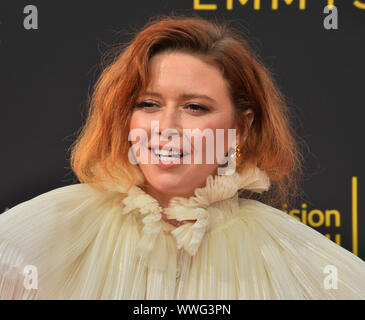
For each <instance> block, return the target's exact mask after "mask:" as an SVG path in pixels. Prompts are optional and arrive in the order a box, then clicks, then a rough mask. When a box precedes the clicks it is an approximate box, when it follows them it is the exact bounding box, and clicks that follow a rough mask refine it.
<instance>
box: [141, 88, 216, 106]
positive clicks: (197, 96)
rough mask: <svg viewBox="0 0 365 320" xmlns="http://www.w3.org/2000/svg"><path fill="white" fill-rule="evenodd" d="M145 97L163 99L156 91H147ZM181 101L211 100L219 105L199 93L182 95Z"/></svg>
mask: <svg viewBox="0 0 365 320" xmlns="http://www.w3.org/2000/svg"><path fill="white" fill-rule="evenodd" d="M145 95H149V96H155V97H158V98H162V95H161V94H160V93H158V92H154V91H146V92H145ZM179 98H180V99H192V98H201V99H206V100H209V101H211V102H213V103H217V101H216V100H214V99H213V98H211V97H209V96H207V95H205V94H198V93H182V94H180V95H179Z"/></svg>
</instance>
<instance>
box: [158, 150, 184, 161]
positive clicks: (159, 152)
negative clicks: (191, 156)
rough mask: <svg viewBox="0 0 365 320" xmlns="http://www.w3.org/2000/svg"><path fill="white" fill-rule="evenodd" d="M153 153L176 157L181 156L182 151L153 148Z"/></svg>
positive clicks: (163, 156)
mask: <svg viewBox="0 0 365 320" xmlns="http://www.w3.org/2000/svg"><path fill="white" fill-rule="evenodd" d="M152 151H153V153H154V154H155V155H156V156H158V157H160V158H161V159H162V158H165V157H174V158H180V157H181V155H182V154H181V153H180V152H178V151H167V150H159V149H152Z"/></svg>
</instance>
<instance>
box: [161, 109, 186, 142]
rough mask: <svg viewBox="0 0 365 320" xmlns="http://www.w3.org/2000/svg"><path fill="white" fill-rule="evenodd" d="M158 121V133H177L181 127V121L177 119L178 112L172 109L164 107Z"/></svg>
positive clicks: (171, 134) (170, 134)
mask: <svg viewBox="0 0 365 320" xmlns="http://www.w3.org/2000/svg"><path fill="white" fill-rule="evenodd" d="M158 121H159V123H158V125H159V134H160V135H161V134H162V133H164V135H169V136H173V135H179V132H180V129H181V123H180V119H179V114H178V112H177V111H176V110H174V109H172V108H171V109H168V108H167V109H166V110H164V111H162V112H161V113H160V117H159V119H158Z"/></svg>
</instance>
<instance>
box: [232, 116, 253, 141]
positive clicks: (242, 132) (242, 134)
mask: <svg viewBox="0 0 365 320" xmlns="http://www.w3.org/2000/svg"><path fill="white" fill-rule="evenodd" d="M243 114H244V118H245V124H244V127H242V123H241V124H237V123H236V132H237V137H236V138H237V141H246V138H247V136H248V131H249V130H250V128H251V126H252V123H253V120H254V118H255V114H254V112H253V110H252V109H247V110H245V111H244V112H243ZM242 138H243V140H242Z"/></svg>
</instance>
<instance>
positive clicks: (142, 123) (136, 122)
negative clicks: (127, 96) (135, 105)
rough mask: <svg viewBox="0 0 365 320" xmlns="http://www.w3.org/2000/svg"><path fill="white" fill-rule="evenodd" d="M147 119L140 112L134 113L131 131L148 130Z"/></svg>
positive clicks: (130, 126)
mask: <svg viewBox="0 0 365 320" xmlns="http://www.w3.org/2000/svg"><path fill="white" fill-rule="evenodd" d="M146 123H147V121H146V119H145V117H144V116H143V114H142V113H140V112H138V111H137V112H134V113H133V114H132V116H131V120H130V125H129V130H133V129H146Z"/></svg>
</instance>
